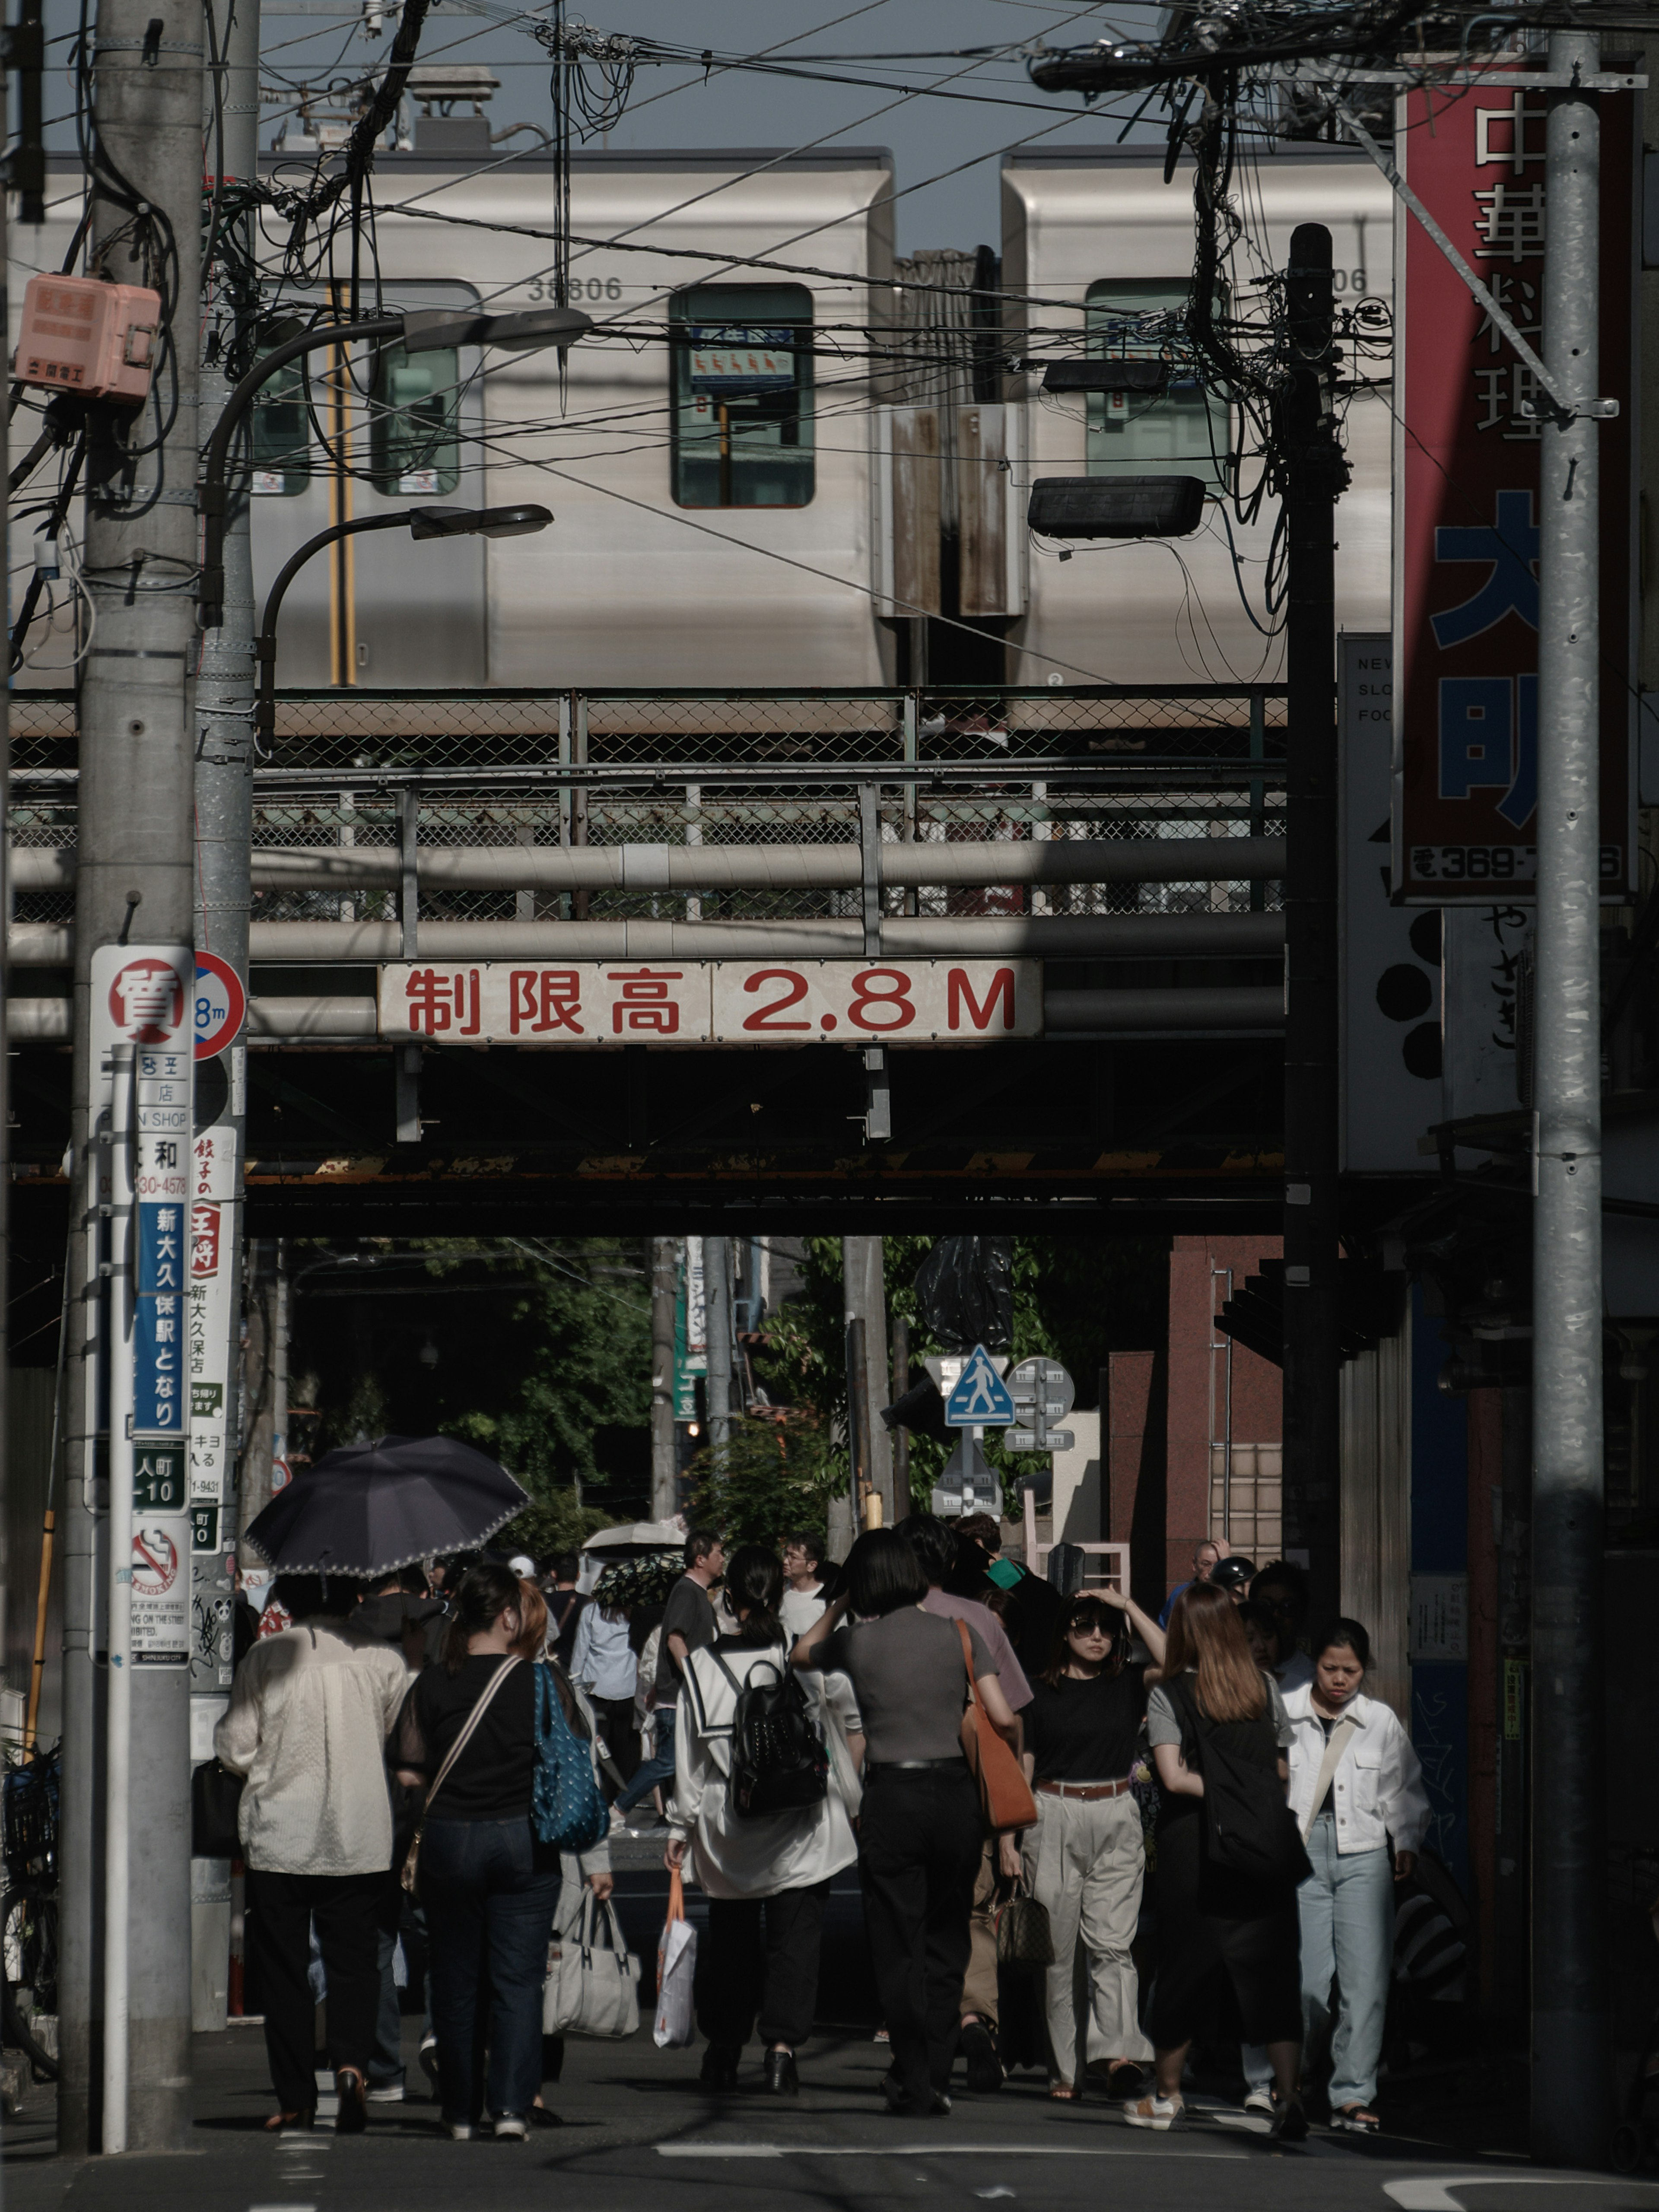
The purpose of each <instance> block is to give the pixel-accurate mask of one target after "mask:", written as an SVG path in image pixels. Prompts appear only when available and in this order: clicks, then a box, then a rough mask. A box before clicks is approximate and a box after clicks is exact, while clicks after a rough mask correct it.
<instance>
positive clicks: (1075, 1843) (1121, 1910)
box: [1024, 1790, 1152, 2082]
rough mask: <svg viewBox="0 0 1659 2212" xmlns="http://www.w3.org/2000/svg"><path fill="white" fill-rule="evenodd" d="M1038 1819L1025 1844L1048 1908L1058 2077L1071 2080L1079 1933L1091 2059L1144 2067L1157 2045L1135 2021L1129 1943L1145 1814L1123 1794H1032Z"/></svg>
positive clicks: (1051, 2028)
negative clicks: (1131, 2062)
mask: <svg viewBox="0 0 1659 2212" xmlns="http://www.w3.org/2000/svg"><path fill="white" fill-rule="evenodd" d="M1036 1802H1037V1811H1038V1815H1039V1817H1038V1820H1037V1825H1036V1828H1035V1829H1031V1830H1028V1831H1027V1832H1026V1836H1025V1843H1024V1863H1025V1879H1026V1881H1028V1882H1029V1883H1030V1889H1031V1894H1032V1895H1033V1896H1034V1897H1035V1898H1036V1899H1037V1901H1038V1903H1039V1904H1041V1905H1044V1906H1046V1907H1047V1910H1048V1925H1049V1928H1050V1929H1051V1931H1052V1933H1053V1936H1054V1965H1053V1966H1050V1967H1049V1968H1048V1972H1047V1974H1046V1976H1045V1977H1044V1980H1045V1984H1046V1987H1045V1989H1044V1992H1043V1994H1044V2000H1045V2008H1046V2011H1047V2015H1048V2044H1049V2049H1050V2051H1051V2053H1052V2063H1053V2067H1054V2079H1055V2080H1056V2081H1069V2082H1075V2081H1078V2080H1079V2079H1080V2078H1081V2075H1082V2071H1083V2068H1082V2066H1081V2065H1080V2064H1079V2061H1078V2055H1077V2014H1076V2006H1075V2003H1074V2001H1073V1986H1074V1984H1073V1968H1074V1965H1075V1959H1076V1952H1077V1943H1078V1938H1079V1936H1082V1939H1083V1948H1084V1950H1085V1953H1086V1954H1087V1958H1088V1969H1089V2030H1088V2049H1087V2053H1086V2057H1085V2063H1091V2062H1092V2061H1094V2060H1096V2059H1098V2058H1134V2059H1139V2060H1140V2061H1142V2062H1143V2063H1144V2062H1146V2060H1149V2059H1150V2058H1151V2057H1152V2045H1151V2044H1150V2043H1149V2042H1148V2041H1147V2040H1146V2037H1145V2036H1144V2035H1143V2034H1142V2033H1141V2032H1140V2025H1139V2020H1138V2018H1137V2016H1136V2013H1137V2001H1138V1997H1139V1984H1138V1980H1137V1978H1136V1974H1135V1970H1134V1966H1133V1963H1132V1961H1131V1960H1130V1957H1129V1946H1130V1944H1131V1943H1132V1942H1133V1941H1134V1933H1135V1923H1136V1922H1137V1920H1138V1919H1139V1917H1140V1889H1141V1881H1142V1879H1143V1877H1144V1875H1145V1874H1146V1845H1145V1844H1144V1842H1143V1841H1142V1838H1141V1832H1140V1808H1139V1806H1138V1805H1137V1804H1136V1802H1135V1801H1134V1798H1133V1795H1132V1794H1131V1793H1130V1792H1129V1791H1128V1790H1125V1791H1124V1792H1123V1794H1122V1796H1120V1797H1099V1798H1095V1799H1092V1800H1087V1799H1083V1798H1078V1797H1051V1796H1048V1795H1047V1794H1046V1793H1045V1792H1043V1791H1042V1790H1039V1791H1038V1792H1037V1793H1036Z"/></svg>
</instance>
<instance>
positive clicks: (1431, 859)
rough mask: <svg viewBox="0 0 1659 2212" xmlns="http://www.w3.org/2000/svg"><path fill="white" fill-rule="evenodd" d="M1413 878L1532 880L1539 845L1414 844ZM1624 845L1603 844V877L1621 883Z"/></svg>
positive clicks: (1428, 880)
mask: <svg viewBox="0 0 1659 2212" xmlns="http://www.w3.org/2000/svg"><path fill="white" fill-rule="evenodd" d="M1407 863H1408V867H1409V872H1410V877H1411V880H1412V881H1413V883H1419V884H1529V883H1531V882H1532V881H1533V879H1534V877H1535V876H1536V875H1537V873H1538V848H1537V846H1536V845H1413V846H1412V847H1410V848H1409V849H1408V852H1407ZM1624 873H1625V854H1624V848H1623V847H1622V846H1619V845H1603V846H1602V848H1601V881H1602V882H1603V883H1604V884H1616V883H1621V882H1622V881H1623V880H1624Z"/></svg>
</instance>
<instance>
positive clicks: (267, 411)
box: [249, 320, 311, 499]
mask: <svg viewBox="0 0 1659 2212" xmlns="http://www.w3.org/2000/svg"><path fill="white" fill-rule="evenodd" d="M301 327H302V326H301V325H300V324H299V323H298V322H295V321H292V320H289V321H288V322H284V323H282V324H279V325H277V326H276V328H275V329H274V330H272V331H270V333H269V337H268V343H267V344H266V346H265V347H264V351H266V352H270V351H272V350H274V349H275V348H276V347H277V346H279V345H281V344H282V343H283V340H284V339H286V338H290V337H297V336H298V335H299V332H300V330H301ZM250 437H251V443H252V453H250V455H249V460H250V463H251V466H252V477H251V479H250V489H252V491H253V492H254V494H255V495H262V496H264V497H266V498H270V497H272V496H275V497H276V498H279V499H292V498H294V497H295V495H297V494H298V493H300V492H302V491H303V490H304V489H305V488H306V486H307V483H309V482H310V480H311V424H310V423H309V422H308V421H307V418H306V392H305V374H304V371H303V370H302V369H301V366H300V364H299V362H297V361H296V362H290V363H289V366H288V367H287V368H279V369H278V370H277V372H276V375H275V376H273V377H272V378H271V380H270V382H269V383H268V384H265V385H263V386H261V387H260V390H259V395H258V398H257V399H255V401H254V403H253V421H252V428H251V432H250Z"/></svg>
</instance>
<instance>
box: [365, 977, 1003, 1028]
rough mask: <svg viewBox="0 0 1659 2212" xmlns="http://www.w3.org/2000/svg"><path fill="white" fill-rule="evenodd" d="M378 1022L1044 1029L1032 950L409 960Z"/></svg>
mask: <svg viewBox="0 0 1659 2212" xmlns="http://www.w3.org/2000/svg"><path fill="white" fill-rule="evenodd" d="M379 1000H380V1034H381V1035H382V1036H398V1037H422V1038H430V1039H432V1040H433V1041H434V1042H437V1043H457V1044H459V1043H472V1042H501V1043H503V1044H530V1045H535V1044H545V1045H559V1044H565V1045H568V1044H647V1043H653V1044H807V1043H834V1042H840V1043H843V1044H870V1043H878V1042H881V1041H882V1040H884V1039H885V1038H889V1037H894V1038H903V1039H906V1040H907V1041H908V1042H914V1043H921V1042H957V1043H962V1044H986V1043H993V1042H998V1041H1000V1040H1001V1039H1004V1038H1009V1037H1028V1036H1041V1035H1042V966H1041V963H1039V962H1037V961H1035V960H903V961H848V960H799V961H773V962H767V963H760V962H758V961H754V962H751V961H746V960H745V961H707V962H698V961H690V960H661V959H653V960H570V961H558V962H554V961H548V962H545V963H537V964H536V965H534V966H531V965H529V964H528V963H523V964H520V963H509V962H507V961H489V962H478V963H476V964H475V963H466V964H462V963H459V962H444V963H437V962H431V963H427V962H411V963H407V964H404V963H399V964H397V965H389V966H386V967H384V968H382V969H381V970H380V991H379Z"/></svg>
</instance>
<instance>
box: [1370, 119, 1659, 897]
mask: <svg viewBox="0 0 1659 2212" xmlns="http://www.w3.org/2000/svg"><path fill="white" fill-rule="evenodd" d="M1399 112H1400V120H1401V128H1400V129H1399V130H1398V131H1396V136H1395V159H1396V161H1398V162H1399V164H1400V167H1401V169H1402V170H1403V171H1404V173H1405V175H1406V178H1407V182H1408V183H1409V184H1410V185H1411V186H1412V188H1413V191H1415V192H1416V193H1417V195H1418V197H1419V198H1420V199H1421V200H1422V201H1423V203H1424V204H1425V206H1426V207H1427V208H1428V210H1429V211H1430V213H1431V215H1433V216H1435V218H1436V219H1437V221H1438V222H1439V223H1440V224H1441V226H1442V227H1443V229H1444V230H1445V232H1446V234H1447V235H1448V237H1449V239H1450V240H1451V241H1452V244H1453V245H1454V246H1456V248H1457V249H1458V251H1459V252H1460V253H1462V256H1463V258H1464V259H1465V260H1466V261H1468V263H1469V264H1470V265H1471V266H1472V267H1473V268H1474V270H1475V271H1476V273H1477V275H1479V276H1480V278H1481V280H1482V282H1483V283H1485V284H1486V286H1487V288H1488V289H1490V291H1491V292H1492V295H1493V296H1494V297H1495V298H1496V300H1497V301H1498V304H1499V306H1500V307H1503V308H1504V312H1505V313H1507V314H1508V316H1509V318H1510V320H1511V321H1512V322H1513V323H1514V324H1515V325H1516V326H1517V328H1518V329H1519V330H1520V331H1522V333H1523V335H1524V336H1525V337H1526V338H1527V340H1528V343H1529V344H1531V345H1532V347H1533V348H1534V350H1535V351H1540V350H1541V349H1542V330H1541V301H1542V297H1543V289H1544V241H1545V238H1546V235H1547V224H1548V221H1549V210H1548V208H1547V204H1546V193H1545V188H1544V119H1545V95H1544V92H1543V90H1542V88H1528V87H1527V86H1526V84H1525V83H1524V82H1523V81H1522V79H1521V78H1520V77H1519V76H1510V77H1509V79H1508V81H1507V82H1503V83H1492V84H1489V85H1485V86H1480V87H1476V88H1472V89H1468V90H1464V91H1461V92H1455V93H1452V94H1448V93H1447V92H1445V91H1443V90H1442V91H1437V92H1424V91H1420V90H1419V91H1413V92H1411V93H1408V94H1406V95H1405V96H1404V97H1403V98H1402V100H1401V104H1400V111H1399ZM1634 125H1635V116H1634V112H1633V102H1632V95H1631V94H1626V93H1611V94H1603V95H1602V99H1601V302H1602V307H1601V377H1600V380H1599V383H1598V386H1597V390H1596V392H1595V394H1594V395H1593V396H1594V397H1596V398H1613V399H1616V400H1618V402H1619V408H1620V411H1619V416H1618V418H1617V420H1616V421H1613V422H1606V423H1603V424H1602V426H1601V429H1600V430H1599V432H1598V434H1597V435H1598V437H1599V439H1600V441H1601V884H1602V890H1603V893H1604V895H1605V896H1620V894H1622V893H1624V892H1625V891H1626V890H1627V889H1628V888H1629V878H1630V873H1631V870H1632V864H1633V845H1634V812H1633V808H1634V797H1635V794H1634V789H1633V785H1632V725H1633V711H1632V690H1631V686H1630V682H1629V670H1630V668H1631V665H1632V663H1631V641H1632V634H1633V632H1632V624H1633V616H1634V590H1635V562H1634V556H1633V523H1634V511H1633V491H1632V481H1631V467H1632V461H1631V456H1632V452H1633V450H1634V443H1633V441H1634V434H1635V425H1634V423H1633V422H1632V390H1633V377H1632V367H1633V362H1632V353H1633V345H1634V337H1635V323H1634V301H1635V296H1636V285H1635V281H1634V269H1633V263H1632V252H1633V243H1634V233H1633V224H1632V132H1633V130H1634ZM1398 220H1399V224H1400V228H1401V234H1402V235H1401V238H1400V241H1399V245H1400V250H1399V251H1397V252H1396V255H1395V272H1396V286H1395V301H1396V311H1397V327H1396V331H1395V378H1396V400H1395V805H1394V885H1395V899H1396V900H1397V901H1403V902H1406V903H1407V904H1416V905H1431V906H1444V905H1448V904H1449V903H1450V902H1453V901H1455V900H1471V901H1474V902H1481V903H1484V904H1487V905H1490V904H1491V903H1492V901H1493V899H1494V898H1498V899H1511V900H1513V899H1520V900H1522V901H1529V900H1530V899H1531V898H1532V896H1533V892H1534V882H1535V878H1536V854H1535V851H1534V837H1535V836H1536V831H1537V804H1538V483H1539V474H1538V454H1539V438H1540V435H1541V434H1540V428H1539V425H1538V424H1537V423H1536V422H1529V421H1528V420H1527V418H1526V416H1524V415H1523V413H1522V407H1523V406H1524V405H1525V404H1528V403H1529V402H1531V401H1533V400H1534V398H1538V397H1541V395H1540V394H1539V393H1538V392H1536V389H1535V386H1536V378H1535V376H1534V373H1533V372H1532V371H1531V370H1530V369H1528V368H1527V367H1526V366H1525V364H1524V363H1523V362H1522V361H1521V359H1520V358H1519V356H1517V355H1516V351H1515V349H1514V348H1513V347H1512V346H1511V345H1510V343H1509V341H1508V340H1507V339H1506V338H1504V337H1502V336H1501V334H1500V333H1499V331H1498V329H1497V327H1496V325H1494V324H1493V322H1492V318H1491V316H1490V315H1489V314H1488V313H1486V309H1485V308H1484V307H1482V306H1481V304H1480V301H1478V300H1476V299H1475V298H1474V295H1473V294H1472V293H1471V292H1470V291H1469V289H1468V286H1467V285H1466V284H1465V283H1463V280H1462V277H1461V276H1459V275H1458V274H1457V271H1456V270H1455V269H1454V268H1453V267H1452V265H1451V264H1450V263H1449V261H1448V260H1447V259H1446V257H1445V256H1444V254H1443V253H1442V252H1441V251H1440V249H1439V247H1438V246H1437V245H1436V244H1435V242H1434V240H1432V239H1431V237H1430V236H1429V234H1428V233H1427V232H1426V231H1425V229H1424V228H1423V226H1422V225H1421V223H1419V222H1418V221H1417V219H1416V218H1415V216H1413V215H1411V214H1410V213H1409V212H1408V211H1407V210H1405V209H1403V208H1401V210H1400V213H1399V218H1398Z"/></svg>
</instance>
